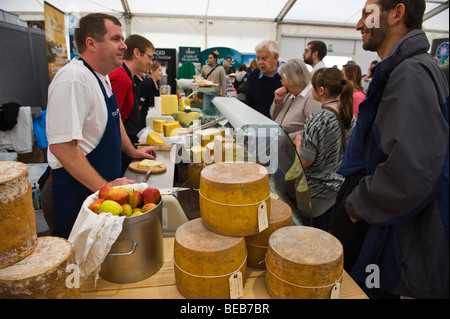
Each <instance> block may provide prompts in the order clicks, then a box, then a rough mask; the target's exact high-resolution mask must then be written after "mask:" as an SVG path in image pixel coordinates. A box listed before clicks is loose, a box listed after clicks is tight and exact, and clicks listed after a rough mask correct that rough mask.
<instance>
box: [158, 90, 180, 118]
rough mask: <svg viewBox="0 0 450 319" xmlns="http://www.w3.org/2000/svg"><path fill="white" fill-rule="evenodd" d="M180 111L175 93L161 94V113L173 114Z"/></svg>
mask: <svg viewBox="0 0 450 319" xmlns="http://www.w3.org/2000/svg"><path fill="white" fill-rule="evenodd" d="M176 112H178V98H177V96H176V95H175V94H170V95H161V113H163V114H166V115H172V114H173V113H176Z"/></svg>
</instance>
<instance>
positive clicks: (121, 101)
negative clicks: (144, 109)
mask: <svg viewBox="0 0 450 319" xmlns="http://www.w3.org/2000/svg"><path fill="white" fill-rule="evenodd" d="M109 79H110V81H111V87H112V90H113V92H114V94H115V95H116V99H117V105H118V106H119V111H120V116H121V118H122V122H124V121H125V120H126V119H128V116H129V115H130V112H131V110H132V109H133V106H134V93H133V81H132V80H131V78H130V76H129V75H128V73H127V71H126V70H125V69H124V68H123V67H119V68H117V69H115V70H114V71H112V72H110V73H109Z"/></svg>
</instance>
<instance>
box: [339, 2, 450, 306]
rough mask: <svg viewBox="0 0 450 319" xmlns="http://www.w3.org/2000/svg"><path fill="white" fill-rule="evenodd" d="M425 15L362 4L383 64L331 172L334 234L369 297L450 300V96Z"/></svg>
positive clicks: (410, 8) (362, 25)
mask: <svg viewBox="0 0 450 319" xmlns="http://www.w3.org/2000/svg"><path fill="white" fill-rule="evenodd" d="M424 11H425V1H424V0H402V1H400V0H368V1H366V4H365V6H364V9H363V11H362V17H361V19H360V20H359V22H358V24H357V26H356V29H357V30H359V31H360V32H361V34H362V40H363V48H364V49H365V50H368V51H376V52H377V53H378V55H379V57H380V58H381V62H380V63H378V64H377V65H376V66H375V67H374V68H373V69H372V74H374V76H373V79H372V82H371V84H370V87H369V89H368V92H367V97H366V99H365V100H364V102H362V103H361V105H360V108H359V113H358V121H357V124H356V127H355V129H354V131H353V134H352V136H351V139H350V141H349V145H348V146H347V149H346V153H345V155H344V159H343V162H342V165H341V167H340V168H339V170H338V173H340V174H342V175H343V176H345V177H346V181H345V183H344V184H343V186H342V188H341V190H340V192H339V195H338V198H337V200H336V211H335V214H334V217H333V221H332V226H331V233H332V234H334V235H335V236H336V237H337V238H338V239H340V240H341V242H342V244H343V246H344V263H345V269H346V270H347V271H348V272H350V275H351V276H352V277H353V278H354V279H355V280H356V281H357V282H358V283H360V285H361V286H362V287H364V288H366V289H365V291H366V292H368V294H369V296H370V293H371V289H374V290H376V289H377V288H378V292H380V291H382V292H388V293H390V294H394V295H396V296H407V297H412V298H449V246H448V231H449V226H448V216H449V203H448V196H449V187H448V186H449V168H448V166H449V125H448V120H449V90H448V81H447V79H446V77H445V75H444V73H443V72H442V70H441V69H440V68H439V66H438V64H437V62H436V61H435V60H434V59H433V57H432V56H431V55H430V54H429V53H427V52H428V50H429V47H430V46H429V42H428V40H427V38H426V36H425V33H424V32H423V31H422V30H421V29H422V21H423V14H424ZM375 270H376V272H377V273H375ZM375 275H376V276H375ZM369 278H370V279H369ZM374 278H375V281H374ZM374 283H375V284H374ZM367 288H371V289H367ZM374 296H376V295H375V294H374Z"/></svg>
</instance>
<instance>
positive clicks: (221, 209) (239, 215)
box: [199, 162, 270, 236]
mask: <svg viewBox="0 0 450 319" xmlns="http://www.w3.org/2000/svg"><path fill="white" fill-rule="evenodd" d="M199 195H200V197H199V199H200V214H201V217H202V221H203V224H204V225H205V227H206V228H208V229H209V230H211V231H213V232H215V233H218V234H222V235H226V236H250V235H255V234H257V233H259V232H260V230H259V223H260V222H261V221H262V220H263V219H258V215H259V214H258V209H259V207H260V204H261V203H263V202H264V203H265V206H266V212H265V213H264V216H265V218H266V221H268V220H269V218H270V185H269V177H268V173H267V169H266V168H265V167H263V166H261V165H259V164H255V163H248V162H232V163H215V164H212V165H209V166H207V167H205V168H204V169H203V170H202V173H201V176H200V189H199ZM261 231H262V230H261Z"/></svg>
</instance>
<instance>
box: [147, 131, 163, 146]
mask: <svg viewBox="0 0 450 319" xmlns="http://www.w3.org/2000/svg"><path fill="white" fill-rule="evenodd" d="M146 143H147V144H165V143H166V142H164V140H163V139H162V138H161V136H159V134H158V133H150V134H148V135H147V140H146Z"/></svg>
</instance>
